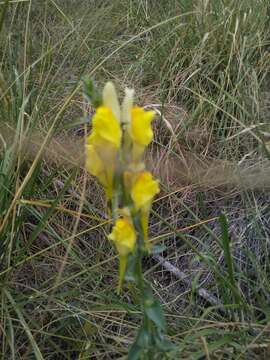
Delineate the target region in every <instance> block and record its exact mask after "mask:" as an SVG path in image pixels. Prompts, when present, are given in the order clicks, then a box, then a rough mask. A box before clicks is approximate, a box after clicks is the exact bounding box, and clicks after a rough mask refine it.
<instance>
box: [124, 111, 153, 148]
mask: <svg viewBox="0 0 270 360" xmlns="http://www.w3.org/2000/svg"><path fill="white" fill-rule="evenodd" d="M154 117H155V112H154V111H145V110H144V109H143V108H141V107H138V106H136V107H134V108H133V109H132V111H131V127H130V136H131V138H132V140H133V141H134V142H135V143H136V144H138V145H140V146H143V147H145V146H147V145H149V144H150V142H151V141H152V140H153V130H152V126H151V124H152V121H153V119H154Z"/></svg>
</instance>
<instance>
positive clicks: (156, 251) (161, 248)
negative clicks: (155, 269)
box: [151, 245, 166, 254]
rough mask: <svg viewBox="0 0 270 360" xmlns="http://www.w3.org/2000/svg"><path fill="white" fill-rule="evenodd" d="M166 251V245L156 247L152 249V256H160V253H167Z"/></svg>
mask: <svg viewBox="0 0 270 360" xmlns="http://www.w3.org/2000/svg"><path fill="white" fill-rule="evenodd" d="M165 250H166V246H164V245H154V246H153V247H152V251H151V252H152V254H160V253H162V252H163V251H165Z"/></svg>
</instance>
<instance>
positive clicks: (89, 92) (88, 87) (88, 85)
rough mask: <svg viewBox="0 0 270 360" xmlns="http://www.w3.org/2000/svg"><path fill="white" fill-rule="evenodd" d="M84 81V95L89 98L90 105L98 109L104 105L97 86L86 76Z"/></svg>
mask: <svg viewBox="0 0 270 360" xmlns="http://www.w3.org/2000/svg"><path fill="white" fill-rule="evenodd" d="M82 81H83V84H84V93H85V95H86V97H87V98H88V100H89V101H90V103H91V104H92V105H93V106H94V107H95V108H97V107H98V106H100V105H101V104H102V98H101V95H100V94H99V92H98V90H97V88H96V86H95V83H94V81H93V79H91V78H89V77H88V76H84V77H83V79H82Z"/></svg>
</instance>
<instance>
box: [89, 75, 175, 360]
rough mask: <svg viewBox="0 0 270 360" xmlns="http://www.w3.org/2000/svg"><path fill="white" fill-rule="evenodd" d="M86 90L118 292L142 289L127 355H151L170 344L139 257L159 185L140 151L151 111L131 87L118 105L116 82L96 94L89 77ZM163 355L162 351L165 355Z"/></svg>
mask: <svg viewBox="0 0 270 360" xmlns="http://www.w3.org/2000/svg"><path fill="white" fill-rule="evenodd" d="M84 84H85V93H86V96H87V97H88V99H89V100H90V101H91V103H92V104H93V105H94V106H95V107H96V112H95V114H94V116H93V118H92V130H91V132H90V134H89V136H88V137H87V139H86V143H85V152H86V168H87V170H88V172H89V173H90V174H91V175H94V176H95V177H97V178H98V180H99V182H100V183H101V185H102V186H103V187H104V190H105V193H106V197H107V201H108V211H109V213H110V214H111V215H112V218H113V222H114V225H113V227H112V230H111V233H110V234H109V236H108V239H109V240H111V241H112V243H113V244H114V245H115V248H116V250H117V252H118V255H119V284H118V293H119V292H120V290H121V287H122V284H123V282H124V280H126V281H133V282H135V283H136V286H137V287H138V289H139V290H140V294H141V308H142V316H143V320H142V325H141V328H140V330H139V332H138V335H137V337H136V339H135V341H134V343H133V344H132V346H131V347H130V350H129V354H128V359H153V358H155V355H154V354H156V356H159V355H158V354H160V353H161V352H163V353H166V352H167V351H168V350H170V348H171V344H170V343H169V342H168V341H167V340H166V339H165V338H164V332H165V320H164V316H163V313H162V309H161V306H160V303H159V302H158V301H157V300H156V299H155V298H154V297H153V294H152V291H151V287H150V285H149V284H147V282H146V281H145V279H144V276H143V272H142V259H143V257H144V256H145V255H149V254H150V253H151V251H153V248H152V246H151V243H150V242H149V239H148V220H149V213H150V210H151V206H152V202H153V199H154V197H155V195H156V194H158V193H159V191H160V190H159V183H158V181H157V180H155V179H154V178H153V176H152V174H151V172H149V171H148V170H147V169H146V168H145V163H144V161H143V155H144V151H145V149H146V147H147V146H148V145H149V144H150V143H151V141H152V140H153V130H152V121H153V119H154V116H155V113H154V111H145V110H144V109H143V108H142V107H138V106H135V105H134V104H133V101H134V90H132V89H126V91H125V96H124V99H123V102H122V105H121V106H120V104H119V101H118V97H117V93H116V90H115V87H114V85H113V84H112V83H111V82H108V83H106V85H105V86H104V89H103V92H102V96H99V95H98V93H97V91H96V90H95V88H94V86H93V82H92V81H91V80H89V79H85V80H84ZM164 355H165V354H164Z"/></svg>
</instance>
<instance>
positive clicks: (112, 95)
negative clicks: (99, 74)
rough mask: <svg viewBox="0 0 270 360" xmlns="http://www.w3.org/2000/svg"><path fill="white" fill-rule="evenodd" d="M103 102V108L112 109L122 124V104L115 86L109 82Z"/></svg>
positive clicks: (106, 85)
mask: <svg viewBox="0 0 270 360" xmlns="http://www.w3.org/2000/svg"><path fill="white" fill-rule="evenodd" d="M102 101H103V106H105V107H107V108H109V109H111V111H112V113H113V114H114V116H115V118H116V119H117V120H118V122H120V116H121V111H120V104H119V101H118V97H117V93H116V90H115V86H114V84H113V83H112V82H110V81H108V82H107V83H106V84H105V86H104V88H103V92H102Z"/></svg>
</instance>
